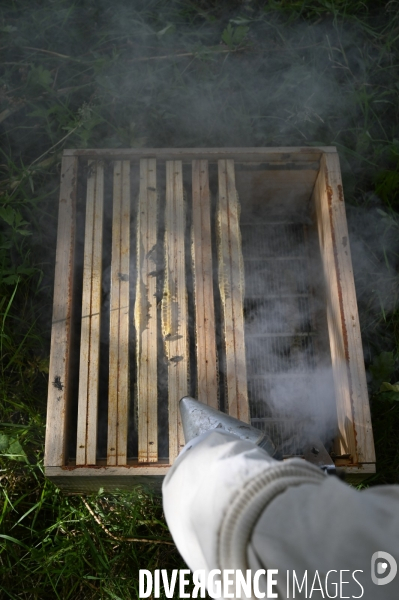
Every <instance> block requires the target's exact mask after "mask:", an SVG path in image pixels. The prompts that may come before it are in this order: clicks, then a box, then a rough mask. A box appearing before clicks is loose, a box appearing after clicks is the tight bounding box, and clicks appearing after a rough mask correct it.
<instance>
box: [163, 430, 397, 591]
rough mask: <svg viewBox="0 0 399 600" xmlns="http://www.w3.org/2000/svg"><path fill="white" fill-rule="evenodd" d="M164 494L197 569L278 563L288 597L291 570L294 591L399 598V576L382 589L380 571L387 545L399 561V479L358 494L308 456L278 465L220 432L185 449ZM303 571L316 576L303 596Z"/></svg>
mask: <svg viewBox="0 0 399 600" xmlns="http://www.w3.org/2000/svg"><path fill="white" fill-rule="evenodd" d="M162 491H163V503H164V511H165V516H166V520H167V523H168V526H169V528H170V531H171V533H172V536H173V539H174V541H175V543H176V545H177V548H178V549H179V551H180V553H181V555H182V557H183V558H184V560H185V561H186V563H187V564H188V566H189V567H190V569H191V570H192V571H195V570H205V574H206V576H207V575H208V574H209V571H211V570H212V569H220V570H224V569H233V570H241V571H242V572H245V571H246V569H251V570H252V571H256V570H258V569H265V570H267V569H277V570H278V577H277V582H278V584H277V589H278V591H279V596H278V597H279V598H286V597H287V589H286V588H287V571H289V573H291V579H290V578H289V586H290V590H289V591H290V595H289V597H290V598H291V597H296V598H309V597H311V598H323V597H324V598H326V597H337V598H340V597H342V598H344V597H348V598H351V597H362V598H364V599H365V600H377V599H378V600H380V599H381V600H391V599H392V600H393V598H395V600H396V598H398V597H399V575H398V576H397V577H396V578H395V579H394V581H392V583H389V584H387V585H386V586H382V585H381V586H377V585H375V584H374V583H372V582H371V569H370V565H371V558H372V555H373V554H374V553H375V552H377V551H385V552H388V553H390V554H391V555H392V556H393V557H396V559H397V562H398V563H399V486H386V487H383V488H373V489H370V490H367V491H363V492H358V491H356V490H355V489H353V488H350V487H349V486H347V485H345V484H344V483H342V482H340V481H339V480H338V479H336V478H334V477H327V476H325V475H324V474H323V473H322V471H321V470H320V469H318V468H317V467H314V466H313V465H311V464H309V463H307V462H305V461H303V460H301V459H291V460H288V461H285V462H284V463H282V462H277V461H275V460H273V459H271V458H270V457H269V456H268V454H267V453H266V452H265V451H263V450H262V449H261V448H259V447H257V446H255V445H254V444H252V443H251V442H247V441H243V440H240V439H238V438H237V437H236V436H233V435H231V434H228V433H225V432H221V431H217V430H213V431H210V432H207V433H206V434H203V435H202V436H200V437H199V438H196V439H195V440H194V441H192V442H190V443H188V444H187V445H186V446H185V448H184V449H183V451H182V453H181V454H180V455H179V457H178V459H177V460H176V462H175V464H174V465H173V467H172V468H171V469H170V471H169V473H168V475H167V476H166V477H165V480H164V484H163V490H162ZM294 570H295V574H296V577H297V579H298V581H299V585H300V584H301V583H302V581H303V577H304V573H305V571H307V578H308V579H309V581H306V582H305V583H306V585H305V586H303V587H302V591H301V592H299V590H298V587H296V589H295V596H293V594H292V577H293V574H292V572H293V571H294ZM356 570H359V571H362V573H360V572H358V573H357V574H355V578H357V580H356V579H354V578H353V576H352V573H353V572H354V571H356ZM328 571H332V572H331V573H330V574H329V575H328V577H327V587H328V589H327V593H326V589H325V583H326V582H325V577H326V574H327V572H328ZM335 571H337V573H335ZM340 571H343V573H340ZM316 572H317V575H316ZM317 576H319V577H320V578H321V585H322V586H323V594H322V593H321V592H320V591H316V589H319V587H320V586H319V584H318V580H317ZM315 577H316V582H315V584H314V585H313V583H314V578H315ZM334 577H335V579H334ZM337 577H338V579H337ZM340 578H341V583H340ZM346 581H349V583H348V584H347V583H345V582H346ZM336 582H338V584H337V585H338V587H337V588H336V589H337V590H338V592H337V595H336V596H334V590H335V587H334V583H336ZM358 582H360V584H359V583H358ZM312 585H313V589H314V591H313V593H312V594H311V595H309V594H310V592H311V588H312ZM306 586H307V590H306ZM340 586H341V588H340ZM362 589H363V590H364V591H363V594H362ZM328 594H329V595H328Z"/></svg>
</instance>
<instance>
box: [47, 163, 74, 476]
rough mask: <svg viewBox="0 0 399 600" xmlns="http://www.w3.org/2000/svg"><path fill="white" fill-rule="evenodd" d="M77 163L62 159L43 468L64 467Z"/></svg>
mask: <svg viewBox="0 0 399 600" xmlns="http://www.w3.org/2000/svg"><path fill="white" fill-rule="evenodd" d="M77 174H78V159H77V158H74V157H63V159H62V165H61V189H60V203H59V212H58V233H57V252H56V258H55V277H54V300H53V320H52V328H51V354H50V367H49V388H48V401H47V422H46V445H45V455H44V464H45V466H52V467H53V466H54V467H55V466H62V465H63V464H64V463H65V443H66V440H65V435H66V418H67V409H68V399H69V366H70V359H71V348H70V344H71V319H72V293H73V272H74V249H75V221H76V186H77Z"/></svg>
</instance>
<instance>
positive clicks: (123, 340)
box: [107, 161, 130, 465]
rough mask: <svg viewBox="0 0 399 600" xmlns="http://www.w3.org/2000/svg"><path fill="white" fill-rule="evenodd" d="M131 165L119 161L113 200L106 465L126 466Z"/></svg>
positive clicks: (115, 175)
mask: <svg viewBox="0 0 399 600" xmlns="http://www.w3.org/2000/svg"><path fill="white" fill-rule="evenodd" d="M129 268H130V162H129V161H116V162H115V164H114V185H113V199H112V255H111V290H110V315H109V316H110V326H109V386H108V438H107V463H108V464H109V465H124V464H126V462H127V436H128V409H129V323H130V320H129V299H130V294H129V290H130V280H129Z"/></svg>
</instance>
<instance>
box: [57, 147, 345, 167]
mask: <svg viewBox="0 0 399 600" xmlns="http://www.w3.org/2000/svg"><path fill="white" fill-rule="evenodd" d="M325 152H336V148H335V147H334V146H317V147H316V146H313V147H310V146H287V147H286V146H282V147H275V148H262V147H257V148H115V149H112V150H110V149H105V148H104V149H101V148H100V149H98V148H95V149H93V148H91V149H90V148H88V149H86V148H85V149H76V150H64V154H65V155H67V156H85V157H90V158H111V159H113V160H116V159H118V160H127V159H136V160H137V158H159V159H162V160H184V161H192V160H196V159H202V160H213V161H217V160H219V159H224V160H225V159H233V160H236V161H244V162H254V161H255V162H259V161H265V162H274V161H285V162H286V163H292V164H294V163H299V164H300V163H306V162H308V161H314V160H319V159H320V158H321V154H322V153H325Z"/></svg>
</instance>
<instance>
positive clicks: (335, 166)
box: [313, 155, 375, 464]
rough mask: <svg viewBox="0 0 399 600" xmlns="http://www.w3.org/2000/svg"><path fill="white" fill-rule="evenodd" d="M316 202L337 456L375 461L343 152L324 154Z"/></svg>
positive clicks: (360, 460) (353, 459)
mask: <svg viewBox="0 0 399 600" xmlns="http://www.w3.org/2000/svg"><path fill="white" fill-rule="evenodd" d="M313 196H314V201H315V206H316V213H317V224H318V230H319V241H320V248H321V255H322V262H323V269H324V279H325V284H326V299H327V307H326V308H327V322H328V331H329V340H330V351H331V360H332V367H333V378H334V385H335V396H336V405H337V415H338V429H339V435H338V437H337V439H336V444H335V445H336V448H335V451H336V453H337V454H350V455H351V458H352V461H353V462H354V463H355V464H356V463H358V462H360V463H373V462H375V454H374V443H373V434H372V429H371V418H370V409H369V403H368V394H367V384H366V377H365V371H364V359H363V350H362V344H361V338H360V327H359V318H358V313H357V304H356V295H355V288H354V281H353V271H352V264H351V256H350V250H349V238H348V231H347V225H346V217H345V205H344V199H343V192H342V183H341V180H340V176H339V163H338V156H337V155H331V156H329V157H327V156H325V157H323V160H322V164H321V169H320V173H319V176H318V178H317V182H316V186H315V190H314V195H313Z"/></svg>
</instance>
